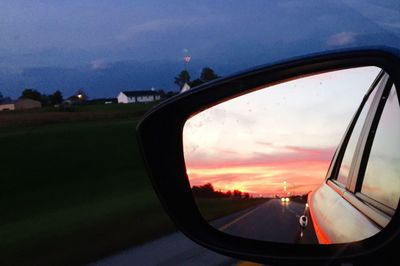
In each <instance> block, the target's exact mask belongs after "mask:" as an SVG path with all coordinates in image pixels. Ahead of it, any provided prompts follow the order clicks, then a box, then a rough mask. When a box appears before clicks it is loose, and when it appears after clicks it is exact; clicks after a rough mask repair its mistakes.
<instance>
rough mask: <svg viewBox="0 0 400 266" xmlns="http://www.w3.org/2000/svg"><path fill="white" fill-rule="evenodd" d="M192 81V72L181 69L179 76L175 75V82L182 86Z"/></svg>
mask: <svg viewBox="0 0 400 266" xmlns="http://www.w3.org/2000/svg"><path fill="white" fill-rule="evenodd" d="M189 81H190V74H189V72H187V71H186V70H183V71H181V73H179V75H178V76H176V77H175V81H174V83H175V84H177V85H178V86H179V88H182V87H183V85H185V83H189Z"/></svg>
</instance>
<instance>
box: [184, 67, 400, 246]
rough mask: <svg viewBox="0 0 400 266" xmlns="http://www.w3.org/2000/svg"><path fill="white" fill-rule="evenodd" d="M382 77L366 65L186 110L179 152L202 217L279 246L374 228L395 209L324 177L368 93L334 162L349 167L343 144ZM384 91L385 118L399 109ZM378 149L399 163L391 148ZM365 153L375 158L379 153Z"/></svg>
mask: <svg viewBox="0 0 400 266" xmlns="http://www.w3.org/2000/svg"><path fill="white" fill-rule="evenodd" d="M376 79H378V81H379V80H380V81H379V82H378V81H377V82H375V83H374V80H376ZM388 82H390V81H389V79H388V78H387V74H385V73H384V72H383V71H381V69H380V68H377V67H373V66H371V67H359V68H353V69H344V70H338V71H332V72H326V73H323V74H316V75H310V76H307V77H301V78H298V79H294V80H290V81H287V82H283V83H280V84H277V85H274V86H269V87H265V88H259V89H257V90H256V91H253V92H251V93H248V94H245V95H241V96H238V97H236V98H232V99H230V100H227V101H225V102H222V103H220V104H218V105H214V106H212V107H209V108H208V109H206V110H204V111H202V112H200V113H197V114H196V115H194V116H192V117H191V118H190V119H188V120H187V122H186V124H185V126H184V130H183V144H184V157H185V164H186V171H187V176H188V178H189V181H190V185H191V187H192V192H193V195H194V197H195V200H196V203H197V204H198V208H199V211H200V212H201V214H202V215H203V217H204V218H205V219H206V220H207V221H209V222H210V224H211V225H212V226H214V227H215V228H217V229H218V230H221V231H223V232H226V233H228V234H232V235H235V236H240V237H244V238H251V239H257V240H264V241H274V242H284V243H306V244H307V243H320V244H328V243H343V242H352V241H357V240H361V239H365V238H367V237H370V236H372V235H375V234H376V233H378V232H379V231H380V230H381V229H382V228H383V227H384V226H385V225H386V224H387V223H388V222H389V221H390V217H391V215H393V213H394V209H393V208H395V207H396V206H387V204H385V202H383V203H381V202H379V200H374V199H372V198H371V197H370V196H365V195H363V193H362V191H356V190H354V189H352V188H351V181H353V182H354V181H355V177H351V176H349V177H348V178H347V183H346V182H342V183H341V182H339V181H338V180H336V179H337V177H334V176H333V175H332V176H330V178H332V180H330V181H327V180H326V178H327V173H328V170H329V168H330V165H331V161H332V159H333V158H334V154H335V151H336V149H337V148H338V147H341V146H340V145H341V140H342V138H343V137H344V135H345V133H346V129H347V128H348V126H349V124H350V123H351V121H355V120H353V117H354V116H355V114H356V112H357V110H358V109H359V107H360V104H361V103H362V101H363V99H364V96H365V95H367V101H366V102H365V104H364V105H363V106H362V108H361V109H362V112H361V114H360V115H359V116H358V120H357V121H356V122H357V124H358V125H356V126H355V127H354V130H353V131H354V132H353V133H354V134H353V133H352V136H351V138H353V139H354V143H355V144H351V145H350V144H349V145H348V146H349V147H348V149H349V151H348V152H347V151H346V153H347V154H350V155H346V156H347V157H346V158H350V164H349V165H343V166H342V168H343V167H347V168H346V169H347V172H349V171H350V170H353V169H350V167H351V159H352V158H353V156H354V157H355V155H354V154H355V151H354V150H352V145H353V146H355V145H357V143H359V139H361V136H363V135H362V133H363V131H362V129H363V125H364V122H365V121H367V120H368V116H371V115H373V114H374V111H373V110H372V111H370V109H373V106H374V105H373V104H372V103H373V102H374V98H375V97H381V94H382V93H384V92H383V89H384V88H385V87H388V86H385V84H386V83H388ZM372 84H377V85H376V86H372ZM393 87H394V86H393ZM372 88H373V89H372ZM393 94H395V90H394V92H391V94H390V95H392V98H393V99H392V102H393V104H392V105H393V106H391V107H390V108H391V109H390V110H392V109H393V110H394V111H393V110H392V111H391V112H392V114H391V116H392V117H391V118H390V117H389V119H394V118H393V116H394V115H397V113H396V112H397V111H399V102H398V98H396V97H397V94H396V95H394V96H393ZM397 119H398V118H397ZM379 130H380V129H379V128H378V131H379ZM393 130H397V131H393ZM382 132H384V131H382ZM393 132H394V133H393ZM396 134H397V135H396ZM394 135H396V136H399V135H400V132H399V127H398V126H397V127H393V128H392V129H391V136H394ZM393 139H395V138H392V141H393ZM397 139H399V138H397ZM350 142H351V141H350ZM359 145H362V144H359ZM385 145H388V144H387V143H386V144H385ZM385 145H383V144H380V146H379V147H383V146H385ZM389 145H390V144H389ZM392 145H396V144H392ZM397 146H398V144H397ZM397 146H396V147H397ZM342 147H343V146H342ZM355 147H356V146H355ZM344 148H346V147H344ZM396 151H397V150H396ZM385 156H392V158H391V159H392V160H394V161H395V162H397V163H396V164H394V165H396V167H398V165H399V164H400V160H399V153H398V152H394V153H393V154H392V155H387V154H385ZM374 160H378V161H379V160H380V158H379V154H377V155H374ZM343 161H345V159H344V160H343ZM343 164H345V162H344V163H343ZM332 165H333V164H332ZM374 165H377V166H381V167H384V164H383V163H379V164H374ZM392 170H393V171H391V172H390V173H392V175H397V176H392V177H390V180H391V182H395V184H394V185H395V186H391V187H392V189H390V191H389V192H388V193H392V194H393V195H391V197H392V198H395V200H397V201H396V202H398V197H399V190H400V183H399V176H398V173H399V172H400V171H399V169H398V168H397V170H396V169H392ZM374 171H375V172H374V175H376V174H379V170H377V169H376V168H374ZM390 173H389V174H390ZM368 178H369V179H370V177H368ZM369 179H368V180H369ZM392 180H394V181H392ZM396 182H397V183H396ZM393 187H394V188H395V189H393ZM340 191H342V192H343V191H346V193H345V194H346V197H345V196H343V195H344V193H342V192H340ZM339 192H340V193H339ZM382 193H385V192H381V194H382ZM367 195H369V194H367ZM366 199H368V200H371V202H372V203H374V204H372V203H366ZM355 202H361V203H363V205H362V208H364V209H362V208H361V209H362V210H360V206H361V205H359V206H358V207H357V206H356V205H357V204H355ZM366 213H369V214H368V215H366ZM371 213H372V214H371ZM374 215H375V216H374ZM371 216H374V217H371ZM377 221H378V222H377ZM360 228H361V230H359V229H360Z"/></svg>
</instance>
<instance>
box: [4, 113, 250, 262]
mask: <svg viewBox="0 0 400 266" xmlns="http://www.w3.org/2000/svg"><path fill="white" fill-rule="evenodd" d="M148 108H149V106H148V105H102V106H82V107H78V108H77V109H76V110H75V112H68V113H64V112H58V111H56V110H51V109H50V110H40V111H34V112H8V113H2V114H0V147H1V153H0V162H1V177H0V185H1V189H2V192H1V193H0V204H1V205H0V254H1V255H0V265H9V264H12V265H24V264H28V265H61V264H65V265H72V264H78V263H85V262H89V261H93V260H96V259H98V258H101V257H102V256H106V255H110V254H111V253H113V252H115V251H118V250H121V249H124V248H127V247H130V246H132V245H136V244H140V243H143V242H145V241H148V240H150V239H154V238H157V237H159V236H161V235H163V234H165V233H167V232H171V231H173V230H175V229H174V227H173V225H172V224H171V222H170V220H169V218H168V217H166V215H165V214H164V212H163V210H162V209H161V207H160V205H159V202H158V200H157V198H156V196H155V195H154V192H153V190H152V188H151V185H150V183H149V180H148V178H147V175H146V172H145V169H144V167H143V164H142V160H141V157H140V154H139V151H138V149H137V143H136V136H135V127H136V124H137V120H138V118H139V116H141V115H142V114H143V113H144V111H145V110H146V109H148ZM217 205H218V203H215V202H214V203H213V204H212V206H214V210H212V208H211V209H209V210H212V211H211V212H212V214H210V216H208V217H212V218H214V217H218V216H221V215H224V214H227V213H230V212H233V211H236V210H238V208H239V209H240V208H245V207H248V206H247V205H246V206H244V205H240V204H239V205H238V204H237V202H235V203H233V204H231V205H232V206H231V207H229V203H228V202H227V201H226V202H224V203H222V205H219V206H220V208H219V210H218V208H217V209H215V206H217ZM233 205H235V206H233ZM210 206H211V205H210ZM212 206H211V207H212ZM206 209H207V208H206ZM206 212H207V211H206Z"/></svg>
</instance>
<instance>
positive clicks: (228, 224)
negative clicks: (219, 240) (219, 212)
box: [218, 202, 267, 231]
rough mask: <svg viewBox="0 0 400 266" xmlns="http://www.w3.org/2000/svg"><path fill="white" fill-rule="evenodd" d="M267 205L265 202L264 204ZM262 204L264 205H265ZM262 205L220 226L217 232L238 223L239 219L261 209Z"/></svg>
mask: <svg viewBox="0 0 400 266" xmlns="http://www.w3.org/2000/svg"><path fill="white" fill-rule="evenodd" d="M266 203H267V202H266ZM266 203H264V204H266ZM264 204H261V205H260V206H258V207H257V208H254V209H252V210H250V211H249V212H246V213H245V214H243V215H241V216H239V217H238V218H236V219H234V220H233V221H231V222H229V223H227V224H225V225H223V226H221V227H220V228H219V229H218V230H220V231H224V230H225V229H226V228H228V227H229V226H231V225H233V224H234V223H237V222H238V221H240V220H241V219H243V218H244V217H246V216H247V215H249V214H251V213H253V212H254V211H256V210H257V209H258V208H261V207H262V206H263V205H264Z"/></svg>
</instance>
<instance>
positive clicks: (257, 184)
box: [186, 147, 334, 196]
mask: <svg viewBox="0 0 400 266" xmlns="http://www.w3.org/2000/svg"><path fill="white" fill-rule="evenodd" d="M281 151H282V152H280V153H276V154H260V153H258V154H253V156H252V157H251V158H248V159H245V160H243V159H229V160H225V159H224V158H223V157H224V156H223V154H221V157H219V158H218V159H216V158H210V159H209V160H207V158H206V157H204V156H202V157H201V158H199V160H196V159H195V158H191V160H187V161H186V168H187V174H188V177H189V180H190V183H191V185H192V186H193V185H202V184H205V183H208V182H209V183H212V184H213V186H214V187H215V188H216V189H221V190H223V191H226V190H233V189H240V190H242V191H246V192H250V193H252V194H255V195H260V194H261V195H264V196H267V195H268V196H271V195H275V194H282V193H284V187H283V182H284V181H286V183H287V186H286V192H289V193H296V194H303V193H307V192H308V191H312V190H314V189H315V188H316V187H317V186H318V185H320V184H321V182H323V180H324V177H325V175H326V172H327V169H328V167H329V163H330V161H331V158H332V156H333V153H334V148H327V149H312V148H304V147H283V148H282V149H281Z"/></svg>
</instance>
